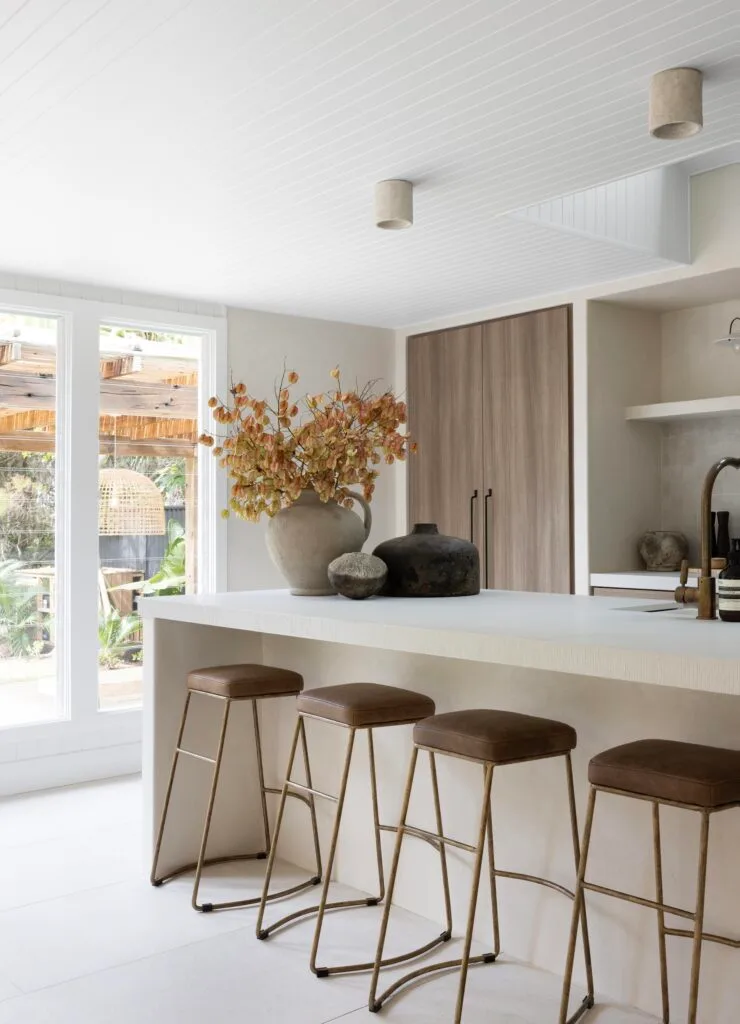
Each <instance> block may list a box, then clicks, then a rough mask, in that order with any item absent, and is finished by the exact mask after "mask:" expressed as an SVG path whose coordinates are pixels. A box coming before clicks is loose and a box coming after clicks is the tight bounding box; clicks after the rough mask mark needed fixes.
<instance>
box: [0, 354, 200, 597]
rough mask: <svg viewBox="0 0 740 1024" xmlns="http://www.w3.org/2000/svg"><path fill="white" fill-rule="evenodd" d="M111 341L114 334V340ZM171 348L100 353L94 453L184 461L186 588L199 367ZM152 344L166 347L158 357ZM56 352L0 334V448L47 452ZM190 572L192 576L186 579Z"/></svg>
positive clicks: (51, 445)
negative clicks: (4, 338) (98, 446)
mask: <svg viewBox="0 0 740 1024" xmlns="http://www.w3.org/2000/svg"><path fill="white" fill-rule="evenodd" d="M113 340H114V339H113ZM175 349H176V347H175V346H171V345H170V346H167V345H159V344H154V345H151V346H147V347H146V351H144V349H143V348H142V351H140V352H135V351H131V350H130V346H129V348H127V349H125V350H116V349H115V347H113V345H112V346H111V348H110V349H107V350H103V351H101V355H100V420H99V432H98V436H99V445H100V454H101V455H115V456H121V457H124V456H147V457H155V458H163V459H167V458H172V459H178V458H182V459H184V460H185V495H184V497H185V518H186V526H185V530H186V545H187V566H188V577H189V581H188V582H189V586H188V589H191V585H192V581H193V580H194V573H195V555H196V514H195V513H196V501H197V458H196V456H197V438H198V421H197V415H198V413H197V408H198V405H197V403H198V370H197V362H196V361H195V360H194V359H192V358H186V357H183V356H178V354H177V352H176V350H175ZM158 350H164V351H166V355H160V354H159V351H158ZM56 387H57V379H56V350H55V347H54V346H53V345H49V344H44V343H41V342H24V341H17V340H12V339H11V340H2V339H0V451H23V452H39V453H42V452H53V451H54V450H55V429H56V413H55V408H56ZM191 574H192V578H191Z"/></svg>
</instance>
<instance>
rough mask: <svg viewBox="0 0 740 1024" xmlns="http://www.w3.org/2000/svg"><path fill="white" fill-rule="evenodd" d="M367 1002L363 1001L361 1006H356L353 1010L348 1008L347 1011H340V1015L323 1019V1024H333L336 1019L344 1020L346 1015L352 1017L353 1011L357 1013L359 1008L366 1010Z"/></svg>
mask: <svg viewBox="0 0 740 1024" xmlns="http://www.w3.org/2000/svg"><path fill="white" fill-rule="evenodd" d="M366 1009H367V1003H366V1002H365V1003H361V1004H360V1005H359V1006H355V1007H354V1009H352V1010H347V1012H346V1013H340V1014H339V1016H338V1017H329V1018H328V1020H322V1021H321V1024H333V1022H334V1021H337V1020H344V1018H345V1017H351V1016H352V1014H353V1013H357V1012H358V1011H359V1010H366Z"/></svg>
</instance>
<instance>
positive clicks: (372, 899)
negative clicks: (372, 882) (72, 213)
mask: <svg viewBox="0 0 740 1024" xmlns="http://www.w3.org/2000/svg"><path fill="white" fill-rule="evenodd" d="M379 903H380V900H379V899H378V897H377V896H369V897H368V898H367V899H366V900H365V904H366V906H368V907H377V905H378V904H379Z"/></svg>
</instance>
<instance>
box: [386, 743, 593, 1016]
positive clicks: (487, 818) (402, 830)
mask: <svg viewBox="0 0 740 1024" xmlns="http://www.w3.org/2000/svg"><path fill="white" fill-rule="evenodd" d="M420 750H426V751H427V752H428V754H429V762H430V766H431V770H432V779H433V781H434V793H435V816H436V825H437V832H436V833H434V832H428V831H426V830H425V829H420V828H416V827H414V826H410V825H407V824H406V817H407V815H408V810H409V803H410V802H411V791H412V789H413V785H414V777H415V774H416V765H417V760H418V755H419V751H420ZM435 754H442V755H444V756H445V757H455V758H458V759H459V760H462V761H469V762H471V763H472V764H478V765H482V766H483V798H482V801H481V810H480V819H479V825H478V839H477V842H476V843H475V845H472V844H470V843H463V842H460V841H459V840H457V839H451V838H449V837H448V836H445V835H444V832H443V829H442V816H441V812H440V806H439V792H438V790H437V773H436V766H435ZM550 756H552V757H563V756H564V757H565V762H566V775H567V784H568V804H569V808H570V820H571V833H572V839H573V852H574V855H575V863H576V867H578V866H579V864H580V862H581V856H580V843H579V837H578V818H577V813H576V800H575V790H574V786H573V765H572V762H571V756H570V753H567V754H565V755H562V754H554V755H548V756H545V757H535V758H525V759H523V760H527V761H530V760H531V761H544V760H549V757H550ZM521 763H522V761H507V762H505V764H506V765H509V764H521ZM495 767H496V762H493V761H481V760H480V759H478V758H475V757H466V756H464V755H463V754H453V753H450V752H449V751H446V750H440V749H438V748H432V747H427V746H423V745H421V744H414V749H413V751H412V753H411V763H410V764H409V772H408V778H407V781H406V790H405V792H404V797H403V806H402V809H401V817H400V821H399V825H398V829H397V836H396V845H395V849H394V851H393V863H392V865H391V875H390V880H389V883H388V899H387V900H386V904H385V910H384V914H383V921H382V924H381V927H380V936H379V938H378V950H377V954H376V957H375V963H374V965H373V976H372V981H371V983H370V995H369V1000H368V1009H369V1010H370V1012H371V1013H377V1012H378V1011H379V1010H380V1008H381V1007H382V1006H383V1004H384V1003H385V1002H386V1000H387V999H389V998H390V996H392V995H393V994H394V993H395V992H396V991H398V989H400V988H401V987H402V986H403V985H406V984H407V983H408V982H410V981H414V980H416V979H417V978H421V977H423V976H424V975H426V974H431V973H433V972H434V971H444V970H449V969H450V968H453V967H459V968H460V981H459V985H458V990H457V1003H456V1007H455V1017H454V1024H460V1021H461V1020H462V1011H463V1002H464V999H465V986H466V983H467V978H468V968H469V966H470V965H471V964H487V963H493V962H494V961H495V960H496V958H497V957H498V955H499V953H500V952H501V939H500V932H499V919H498V897H497V892H496V879H497V878H514V879H519V880H520V881H524V882H534V883H535V884H537V885H543V886H545V887H546V888H548V889H554V890H555V891H556V892H559V893H562V894H563V895H564V896H568V897H569V898H570V899H571V900H574V901H575V893H572V892H571V891H570V890H569V889H566V888H565V887H564V886H562V885H559V884H558V883H557V882H553V881H551V880H550V879H549V878H540V877H539V876H538V875H527V874H523V873H522V872H520V871H502V870H501V869H500V868H497V867H496V862H495V858H494V843H493V812H492V809H491V791H492V786H493V770H494V768H495ZM405 835H410V836H415V837H416V838H419V839H426V840H428V841H430V842H432V843H434V844H437V845H438V846H439V849H440V851H441V854H442V862H443V864H444V865H445V867H444V868H443V871H444V872H445V892H446V897H447V907H446V910H447V920H448V928H449V930H450V931H451V927H452V926H451V915H450V904H449V890H448V889H447V879H446V861H445V847H447V846H452V847H455V848H456V849H458V850H466V851H467V852H468V853H472V854H474V856H475V861H474V865H473V878H472V882H471V891H470V902H469V904H468V918H467V927H466V929H465V939H464V944H463V955H462V957H460V958H459V959H457V960H445V961H443V962H442V963H436V964H430V965H429V966H427V967H420V968H418V969H417V970H415V971H412V972H410V973H409V974H406V975H404V976H403V977H402V978H399V979H398V980H397V981H395V982H394V983H393V984H392V985H390V986H389V987H388V988H387V989H386V990H385V991H384V992H382V993H381V994H380V995H378V994H377V993H378V980H379V976H380V969H381V967H383V966H385V965H386V963H391V962H394V961H383V959H382V957H383V947H384V945H385V939H386V934H387V931H388V919H389V917H390V911H391V905H392V899H393V890H394V888H395V884H396V875H397V872H398V863H399V860H400V857H401V846H402V844H403V838H404V836H405ZM484 847H485V848H486V850H487V856H488V874H489V879H490V886H491V909H492V911H493V944H494V949H493V952H490V953H482V954H480V955H479V956H471V955H470V947H471V945H472V942H473V926H474V924H475V914H476V909H477V902H478V890H479V887H480V876H481V868H482V865H483V854H484ZM578 920H580V922H581V925H582V930H583V951H584V957H585V961H586V974H587V977H588V994H587V996H586V997H585V998H584V1000H583V1002H582V1004H581V1006H579V1007H578V1009H577V1010H576V1012H575V1013H574V1014H573V1015H572V1017H571V1018H570V1019H569V1021H568V1022H567V1024H575V1022H576V1021H578V1020H580V1018H581V1017H582V1016H583V1015H584V1014H585V1013H586V1011H587V1010H589V1009H590V1008H591V1007H592V1006H593V1004H594V990H593V977H592V971H591V949H590V946H589V939H588V925H587V922H586V913H585V906H584V905H581V906H580V907H579V908H578V912H577V914H576V921H578ZM574 948H575V947H574ZM398 959H400V958H396V962H397V960H398Z"/></svg>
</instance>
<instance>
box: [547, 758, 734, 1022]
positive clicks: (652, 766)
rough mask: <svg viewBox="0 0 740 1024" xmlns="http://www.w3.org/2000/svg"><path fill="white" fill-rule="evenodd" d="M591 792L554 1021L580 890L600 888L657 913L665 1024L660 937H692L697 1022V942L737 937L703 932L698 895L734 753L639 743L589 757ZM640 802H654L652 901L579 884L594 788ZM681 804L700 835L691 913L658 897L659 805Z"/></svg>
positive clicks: (692, 1007) (691, 1018)
mask: <svg viewBox="0 0 740 1024" xmlns="http://www.w3.org/2000/svg"><path fill="white" fill-rule="evenodd" d="M588 778H589V782H590V783H591V791H590V793H589V799H588V811H587V813H586V824H585V828H584V834H583V849H582V853H581V862H580V865H579V869H578V882H577V885H576V899H575V904H574V907H573V922H572V925H571V937H570V944H569V947H568V958H567V961H566V967H565V980H564V983H563V999H562V1004H561V1008H560V1018H559V1019H560V1024H562V1022H563V1021H564V1020H565V1016H566V1014H567V1008H568V1000H569V996H570V985H571V976H572V973H573V957H574V950H575V944H576V934H577V931H578V912H579V910H580V908H581V907H582V906H584V904H585V893H586V892H587V891H588V892H599V893H602V894H603V895H605V896H614V897H616V898H617V899H620V900H627V901H628V902H630V903H637V904H639V905H640V906H642V907H650V908H652V909H653V910H655V911H657V914H658V949H659V953H660V983H661V992H662V1002H663V1021H664V1024H668V1022H669V1000H668V960H667V955H666V941H665V939H666V935H676V936H679V937H683V938H689V939H692V940H693V958H692V964H691V982H690V986H689V1015H688V1024H696V1013H697V1007H698V1002H699V971H700V967H701V951H702V943H703V942H705V941H706V942H719V943H721V944H722V945H725V946H732V947H733V948H735V949H738V948H740V939H731V938H727V937H725V936H723V935H711V934H709V933H707V932H705V931H704V930H703V929H704V897H705V893H706V886H707V853H708V849H709V818H710V816H711V815H712V814H714V813H715V811H725V810H728V809H729V808H731V807H740V750H726V749H723V748H721V747H707V746H703V745H701V744H697V743H680V742H676V741H674V740H652V739H647V740H638V741H637V742H635V743H626V744H624V745H623V746H620V747H614V748H613V749H611V750H606V751H604V752H603V753H601V754H597V755H596V757H594V758H592V759H591V762H590V763H589V766H588ZM599 792H601V793H612V794H614V795H615V796H624V797H631V798H632V799H635V800H646V801H648V802H649V803H651V804H652V805H653V815H652V817H653V857H654V863H655V899H654V900H649V899H643V898H642V897H640V896H634V895H632V894H630V893H625V892H620V891H619V890H617V889H608V888H606V887H605V886H603V885H595V884H594V883H592V882H587V881H586V869H587V865H588V850H589V846H590V843H591V830H592V827H593V820H594V810H595V807H596V794H597V793H599ZM661 804H666V805H668V806H670V807H681V808H683V809H684V810H687V811H697V812H698V813H699V814H700V815H701V840H700V846H699V867H698V878H697V886H696V908H695V910H693V911H691V910H682V909H680V908H678V907H672V906H669V905H668V904H666V903H664V902H663V863H662V852H661V842H660V805H661ZM666 914H668V915H670V916H674V917H680V918H684V919H685V920H687V921H693V923H694V924H693V928H669V927H667V925H666V923H665V916H666Z"/></svg>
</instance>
